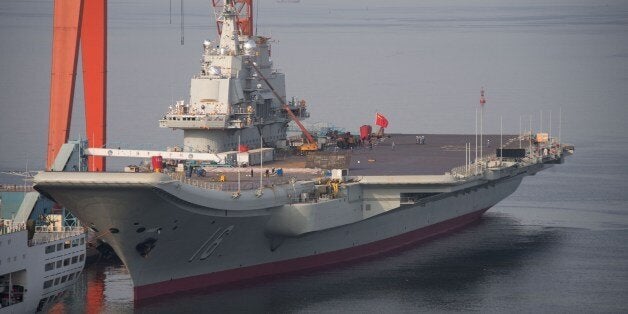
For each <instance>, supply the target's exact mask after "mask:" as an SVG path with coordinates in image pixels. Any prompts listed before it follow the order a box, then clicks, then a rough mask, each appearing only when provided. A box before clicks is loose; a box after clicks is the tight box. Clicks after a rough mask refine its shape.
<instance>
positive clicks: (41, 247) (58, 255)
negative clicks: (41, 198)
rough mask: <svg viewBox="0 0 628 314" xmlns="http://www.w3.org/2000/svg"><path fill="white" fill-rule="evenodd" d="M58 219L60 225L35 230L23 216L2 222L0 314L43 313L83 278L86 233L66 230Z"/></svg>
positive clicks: (79, 228)
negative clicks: (80, 277) (81, 276)
mask: <svg viewBox="0 0 628 314" xmlns="http://www.w3.org/2000/svg"><path fill="white" fill-rule="evenodd" d="M29 194H38V193H36V192H31V193H27V195H29ZM55 216H59V217H55V218H59V219H56V220H57V223H56V224H50V225H47V226H35V225H34V224H32V227H30V224H29V227H27V224H28V223H27V220H25V219H20V217H24V216H23V215H20V213H18V215H17V217H18V218H17V219H0V314H5V313H33V312H38V311H43V310H44V309H46V308H49V307H50V306H51V305H53V304H55V303H56V302H57V301H58V300H59V299H60V297H61V296H62V295H63V294H64V292H65V291H66V290H67V289H68V288H69V287H71V286H72V285H74V283H75V282H76V281H77V279H78V278H79V276H80V275H81V273H82V271H83V267H84V265H85V243H86V233H85V230H84V228H83V227H63V226H61V223H60V221H61V219H60V218H61V217H60V216H61V215H55ZM26 217H28V215H27V216H26Z"/></svg>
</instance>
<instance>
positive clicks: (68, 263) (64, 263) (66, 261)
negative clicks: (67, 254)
mask: <svg viewBox="0 0 628 314" xmlns="http://www.w3.org/2000/svg"><path fill="white" fill-rule="evenodd" d="M68 265H70V259H69V258H66V259H64V260H63V266H68Z"/></svg>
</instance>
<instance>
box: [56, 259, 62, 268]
mask: <svg viewBox="0 0 628 314" xmlns="http://www.w3.org/2000/svg"><path fill="white" fill-rule="evenodd" d="M61 263H63V261H62V260H58V261H57V268H59V267H61Z"/></svg>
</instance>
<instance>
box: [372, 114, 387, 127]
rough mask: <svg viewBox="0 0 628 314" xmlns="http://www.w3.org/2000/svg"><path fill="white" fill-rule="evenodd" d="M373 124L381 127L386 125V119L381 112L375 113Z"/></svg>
mask: <svg viewBox="0 0 628 314" xmlns="http://www.w3.org/2000/svg"><path fill="white" fill-rule="evenodd" d="M375 124H376V125H379V126H381V127H382V128H387V127H388V119H386V117H384V116H383V115H382V114H380V113H377V114H375Z"/></svg>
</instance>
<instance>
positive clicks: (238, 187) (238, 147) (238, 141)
mask: <svg viewBox="0 0 628 314" xmlns="http://www.w3.org/2000/svg"><path fill="white" fill-rule="evenodd" d="M239 150H240V134H238V151H239ZM236 164H238V193H240V163H239V162H238V154H236Z"/></svg>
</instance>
